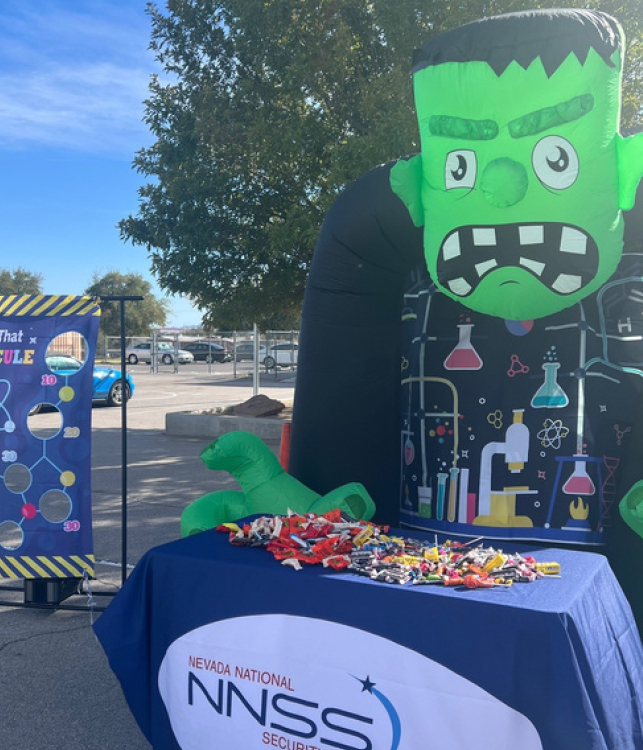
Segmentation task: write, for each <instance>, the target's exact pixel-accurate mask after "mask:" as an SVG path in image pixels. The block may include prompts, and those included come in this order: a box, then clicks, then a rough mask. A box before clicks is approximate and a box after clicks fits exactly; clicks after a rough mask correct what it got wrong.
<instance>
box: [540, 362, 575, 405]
mask: <svg viewBox="0 0 643 750" xmlns="http://www.w3.org/2000/svg"><path fill="white" fill-rule="evenodd" d="M559 367H560V362H545V363H544V364H543V370H544V371H545V381H544V383H543V384H542V385H541V386H540V388H539V389H538V390H537V391H536V394H535V395H534V397H533V398H532V399H531V405H532V406H533V407H534V409H562V408H563V407H564V406H567V404H568V403H569V398H568V396H567V394H566V393H565V391H564V390H563V389H562V388H561V387H560V386H559V385H558V378H557V374H556V373H557V370H558V368H559Z"/></svg>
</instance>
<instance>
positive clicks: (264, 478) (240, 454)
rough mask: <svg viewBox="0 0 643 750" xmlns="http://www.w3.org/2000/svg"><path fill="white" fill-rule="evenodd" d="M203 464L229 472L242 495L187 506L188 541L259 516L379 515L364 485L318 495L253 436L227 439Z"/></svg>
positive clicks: (184, 530)
mask: <svg viewBox="0 0 643 750" xmlns="http://www.w3.org/2000/svg"><path fill="white" fill-rule="evenodd" d="M201 460H202V461H203V463H204V464H205V465H206V466H207V467H208V469H213V470H221V471H228V472H229V473H230V474H232V476H233V477H234V478H235V479H236V480H237V482H238V483H239V486H240V487H241V490H240V491H236V490H220V491H218V492H210V493H209V494H207V495H204V496H203V497H201V498H199V499H198V500H195V501H194V502H193V503H191V504H190V505H188V506H187V508H186V509H185V510H184V511H183V513H182V514H181V536H183V537H186V536H190V535H191V534H198V533H199V532H200V531H205V530H206V529H212V528H215V527H216V526H218V525H219V524H222V523H230V522H232V521H236V520H237V519H239V518H243V517H245V516H250V515H254V514H257V513H265V514H270V515H279V514H285V513H286V512H288V511H289V510H291V511H293V512H294V513H317V514H322V513H326V512H328V511H330V510H334V509H336V508H339V510H341V511H343V512H344V513H347V514H348V515H350V516H351V517H352V518H355V519H363V520H369V519H370V518H372V517H373V514H374V513H375V503H374V502H373V500H372V499H371V497H370V495H369V494H368V492H367V491H366V489H365V488H364V487H363V485H361V484H358V483H357V482H351V483H349V484H345V485H342V486H341V487H338V488H337V489H335V490H333V491H332V492H329V493H328V494H326V495H323V496H322V495H319V494H317V493H316V492H313V490H311V489H309V488H308V487H306V486H305V485H303V484H302V483H301V482H299V481H298V480H297V479H295V478H294V477H292V476H290V475H289V474H287V473H286V472H285V471H284V469H283V468H282V466H281V464H280V463H279V461H278V459H277V457H276V456H275V455H274V453H273V452H272V451H271V450H270V448H269V447H268V446H267V445H266V444H265V443H264V442H263V441H262V440H261V438H258V437H257V436H256V435H253V434H252V433H250V432H243V431H237V432H229V433H227V434H225V435H222V436H221V437H219V438H217V439H216V440H215V441H213V442H212V443H210V445H208V447H207V448H205V449H204V450H203V452H202V453H201Z"/></svg>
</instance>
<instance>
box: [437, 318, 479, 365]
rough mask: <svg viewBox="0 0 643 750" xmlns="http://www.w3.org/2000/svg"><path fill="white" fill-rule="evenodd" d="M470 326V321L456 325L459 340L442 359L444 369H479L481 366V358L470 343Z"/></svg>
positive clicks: (471, 325)
mask: <svg viewBox="0 0 643 750" xmlns="http://www.w3.org/2000/svg"><path fill="white" fill-rule="evenodd" d="M472 328H473V324H472V323H465V324H462V325H459V326H458V329H459V331H458V333H459V341H458V343H457V345H456V346H455V348H454V349H453V351H452V352H451V354H449V356H448V357H447V358H446V359H445V360H444V368H445V370H479V369H480V368H481V367H482V360H481V359H480V356H479V355H478V352H477V351H476V350H475V349H474V348H473V344H472V343H471V329H472Z"/></svg>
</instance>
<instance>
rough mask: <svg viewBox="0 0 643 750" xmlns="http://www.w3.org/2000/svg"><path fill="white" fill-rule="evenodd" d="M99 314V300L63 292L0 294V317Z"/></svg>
mask: <svg viewBox="0 0 643 750" xmlns="http://www.w3.org/2000/svg"><path fill="white" fill-rule="evenodd" d="M55 315H61V316H63V317H68V316H72V315H77V316H86V315H100V300H98V299H97V298H96V297H86V296H85V297H79V296H77V295H73V294H71V295H65V294H7V295H0V318H10V317H27V316H29V317H30V318H49V317H53V316H55Z"/></svg>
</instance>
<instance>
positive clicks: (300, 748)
mask: <svg viewBox="0 0 643 750" xmlns="http://www.w3.org/2000/svg"><path fill="white" fill-rule="evenodd" d="M413 536H416V537H419V536H421V534H419V533H414V534H413ZM505 551H506V552H512V551H514V550H513V549H511V550H510V549H509V548H508V547H507V548H506V550H505ZM533 554H534V557H536V558H537V559H538V560H541V561H545V560H555V561H558V562H560V563H561V566H562V572H563V574H562V577H561V578H560V579H546V580H539V581H536V582H534V583H531V584H515V585H514V586H512V587H510V588H507V589H505V588H496V589H493V590H455V589H451V588H446V587H444V588H443V587H441V586H411V585H404V586H399V585H392V584H384V583H375V582H372V581H370V580H369V579H367V578H364V577H361V576H357V575H354V574H352V573H348V572H341V573H339V572H335V571H330V570H327V569H324V568H322V567H321V566H310V567H306V568H304V569H303V570H301V571H294V570H292V569H290V568H287V567H284V566H282V565H280V564H279V563H277V562H276V561H275V560H274V559H273V558H272V556H271V555H270V554H269V553H268V552H266V551H265V550H264V549H261V548H238V547H233V546H232V545H230V544H229V542H228V540H227V536H226V535H225V534H220V533H216V532H204V533H202V534H199V535H197V536H193V537H190V538H187V539H183V540H180V541H177V542H173V543H171V544H167V545H164V546H161V547H157V548H154V549H152V550H150V551H149V552H148V553H147V554H146V555H145V556H144V557H143V558H142V559H141V561H140V562H139V564H138V565H137V566H136V569H135V570H134V571H133V573H132V575H131V576H130V578H129V579H128V580H127V582H126V583H125V585H124V586H123V588H122V590H121V591H120V592H119V593H118V595H117V596H116V597H115V599H114V600H113V602H112V603H111V604H110V606H109V607H108V608H107V610H106V611H105V612H104V613H103V614H102V615H101V617H100V618H99V619H98V621H97V622H96V624H95V632H96V634H97V636H98V638H99V640H100V641H101V643H102V645H103V648H104V649H105V651H106V653H107V656H108V658H109V661H110V665H111V667H112V669H113V670H114V672H115V673H116V675H117V676H118V678H119V680H120V682H121V685H122V688H123V691H124V694H125V697H126V699H127V701H128V703H129V706H130V708H131V710H132V712H133V714H134V716H135V718H136V720H137V721H138V723H139V725H140V727H141V729H142V731H143V732H144V734H145V735H146V737H147V738H148V739H149V741H150V742H151V743H152V745H153V747H154V748H155V749H156V750H165V749H168V750H169V749H170V748H174V749H175V748H181V750H197V748H205V747H212V748H222V750H253V748H266V747H276V748H280V749H281V750H329V749H330V748H339V749H340V750H342V749H344V748H345V749H346V750H370V749H371V748H372V749H373V750H414V748H418V747H420V744H419V742H420V740H422V739H424V742H423V743H422V744H423V746H424V747H429V746H431V747H440V746H444V744H443V743H444V742H446V741H451V742H461V743H465V744H462V745H461V746H474V745H473V743H474V742H476V740H479V742H478V743H476V745H475V746H479V747H492V746H493V750H510V749H511V750H514V748H517V747H520V748H521V750H532V748H533V750H537V749H538V748H541V747H542V748H543V749H544V750H590V749H591V750H603V749H605V750H641V748H643V648H642V646H641V642H640V639H639V636H638V632H637V629H636V626H635V624H634V621H633V618H632V614H631V610H630V608H629V605H628V603H627V601H626V600H625V598H624V596H623V594H622V592H621V590H620V587H619V586H618V583H617V582H616V579H615V578H614V575H613V574H612V571H611V569H610V567H609V565H608V563H607V561H606V560H605V558H604V557H602V556H600V555H597V554H592V553H581V552H572V551H568V550H558V549H556V550H538V551H534V552H533ZM368 701H370V703H369V702H368ZM490 743H493V745H492V744H490Z"/></svg>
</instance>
